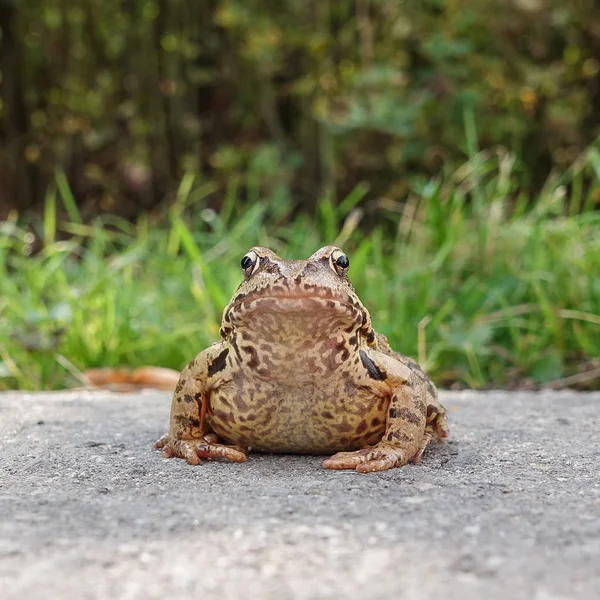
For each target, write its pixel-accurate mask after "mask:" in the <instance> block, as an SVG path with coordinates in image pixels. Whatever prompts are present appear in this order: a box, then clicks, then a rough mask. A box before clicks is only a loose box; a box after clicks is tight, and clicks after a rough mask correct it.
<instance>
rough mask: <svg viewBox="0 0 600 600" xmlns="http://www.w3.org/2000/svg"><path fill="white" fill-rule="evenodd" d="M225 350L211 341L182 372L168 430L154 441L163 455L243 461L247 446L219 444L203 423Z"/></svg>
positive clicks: (195, 460) (190, 459)
mask: <svg viewBox="0 0 600 600" xmlns="http://www.w3.org/2000/svg"><path fill="white" fill-rule="evenodd" d="M226 357H227V352H226V350H225V349H224V347H223V343H218V344H214V345H213V346H211V347H210V348H207V349H206V350H204V351H203V352H201V353H200V354H198V356H197V357H196V358H195V359H194V360H192V362H190V363H189V364H188V365H187V366H186V367H185V368H184V369H183V371H182V372H181V376H180V377H179V381H178V383H177V386H176V387H175V392H174V394H173V400H172V403H171V420H170V427H169V432H168V433H165V434H164V435H163V436H162V437H161V438H160V439H159V440H158V441H157V442H156V443H155V444H154V447H155V448H162V454H163V456H164V457H165V458H171V457H173V456H177V457H179V458H185V459H186V460H187V461H188V462H189V463H190V464H192V465H197V464H199V463H200V459H201V458H225V459H228V460H231V461H234V462H244V461H245V460H246V458H247V453H248V451H247V449H246V448H242V447H240V446H227V445H225V444H220V443H218V437H217V436H216V435H215V434H214V433H212V432H211V431H210V429H209V428H208V427H207V423H206V413H207V411H208V401H209V394H210V389H211V387H212V386H213V385H214V383H215V381H214V374H215V373H216V374H217V376H218V372H219V371H220V370H221V369H222V365H221V362H224V361H225V360H226Z"/></svg>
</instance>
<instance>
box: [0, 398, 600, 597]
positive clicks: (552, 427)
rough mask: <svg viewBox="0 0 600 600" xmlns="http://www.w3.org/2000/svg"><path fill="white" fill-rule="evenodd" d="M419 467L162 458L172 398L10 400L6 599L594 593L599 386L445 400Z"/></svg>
mask: <svg viewBox="0 0 600 600" xmlns="http://www.w3.org/2000/svg"><path fill="white" fill-rule="evenodd" d="M441 399H442V402H443V403H444V404H445V405H446V407H447V408H448V409H449V413H450V426H451V438H450V440H449V441H448V442H447V443H446V444H443V445H437V446H436V445H434V446H432V447H431V449H430V450H429V451H428V452H427V453H426V455H425V457H424V459H423V461H422V463H421V464H419V465H410V466H407V467H404V468H402V469H395V470H392V471H386V472H383V473H378V474H370V475H359V474H357V473H354V472H331V471H325V470H323V469H322V468H321V462H322V458H320V457H312V456H268V455H257V454H251V456H250V459H249V461H248V462H247V463H245V464H228V463H219V462H210V463H204V464H202V465H201V466H199V467H190V466H189V465H187V464H186V463H185V462H184V461H182V460H167V459H163V458H162V457H161V456H160V454H159V453H158V452H157V451H154V450H152V448H151V445H152V442H153V441H154V440H155V439H156V438H157V437H158V436H159V435H160V434H161V433H163V432H164V431H165V429H166V426H167V420H168V411H169V395H168V394H164V393H157V392H146V393H141V394H130V395H117V394H109V393H101V392H58V393H52V394H49V393H41V394H24V393H4V394H0V591H1V595H2V597H3V598H4V599H11V600H13V599H21V598H23V599H24V598H77V599H87V598H89V599H101V598H102V599H105V598H119V599H120V598H123V599H140V600H141V599H144V600H149V599H154V598H156V599H158V598H177V599H187V598H190V599H192V598H193V599H198V598H202V597H205V596H206V597H210V598H216V599H228V598H233V599H237V598H244V599H248V598H268V599H270V598H273V599H275V598H277V599H279V598H298V599H307V600H308V599H313V598H314V599H317V598H319V599H320V598H324V599H325V598H327V599H329V598H331V599H334V598H335V599H337V598H361V599H362V598H369V600H377V599H380V598H381V599H383V598H395V599H396V598H403V599H404V598H406V599H410V600H412V599H415V600H416V599H419V600H423V599H428V598H448V599H457V600H458V599H461V600H462V599H470V598H473V599H475V598H477V599H480V598H486V600H496V599H498V600H499V599H500V598H502V599H507V598H508V599H517V600H519V599H533V600H557V599H563V598H564V599H567V598H569V599H571V598H577V599H582V600H585V599H588V598H589V599H590V600H591V599H594V600H597V599H598V598H600V393H590V394H576V393H574V392H569V391H565V392H544V393H524V392H523V393H507V392H485V393H475V392H442V394H441Z"/></svg>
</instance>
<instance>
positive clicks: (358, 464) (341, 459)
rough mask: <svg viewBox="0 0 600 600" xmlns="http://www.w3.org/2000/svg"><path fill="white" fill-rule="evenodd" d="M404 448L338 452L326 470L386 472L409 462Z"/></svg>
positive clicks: (328, 461) (324, 464)
mask: <svg viewBox="0 0 600 600" xmlns="http://www.w3.org/2000/svg"><path fill="white" fill-rule="evenodd" d="M408 460H409V458H407V456H406V453H405V452H404V450H402V448H394V447H393V446H374V447H373V448H365V449H364V450H356V451H355V452H338V453H337V454H334V455H333V456H331V457H329V458H328V459H326V460H325V462H324V463H323V467H325V468H326V469H354V470H356V471H358V472H359V473H372V472H374V471H385V470H386V469H393V468H394V467H401V466H402V465H405V464H406V463H407V462H408Z"/></svg>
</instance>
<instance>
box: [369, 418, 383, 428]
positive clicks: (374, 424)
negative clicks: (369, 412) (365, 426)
mask: <svg viewBox="0 0 600 600" xmlns="http://www.w3.org/2000/svg"><path fill="white" fill-rule="evenodd" d="M381 423H382V421H381V419H380V418H379V417H375V418H374V419H373V420H372V421H371V425H372V426H373V427H377V426H378V425H381Z"/></svg>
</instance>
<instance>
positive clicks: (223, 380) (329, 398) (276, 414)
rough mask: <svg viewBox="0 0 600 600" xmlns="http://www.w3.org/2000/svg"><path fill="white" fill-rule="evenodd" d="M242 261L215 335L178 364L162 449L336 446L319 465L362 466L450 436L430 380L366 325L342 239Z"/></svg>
mask: <svg viewBox="0 0 600 600" xmlns="http://www.w3.org/2000/svg"><path fill="white" fill-rule="evenodd" d="M241 266H242V271H243V273H244V281H243V282H242V283H241V284H240V286H239V288H238V289H237V291H236V293H235V295H234V296H233V298H232V299H231V302H230V303H229V305H228V306H227V307H226V308H225V311H224V313H223V320H222V324H221V330H220V334H221V338H222V339H221V341H219V342H217V343H215V344H213V345H212V346H210V347H209V348H207V349H206V350H204V351H203V352H200V354H198V356H197V357H196V358H195V359H194V360H192V362H190V363H189V364H188V365H187V366H186V367H185V368H184V370H183V372H182V373H181V377H180V379H179V382H178V384H177V387H176V388H175V393H174V396H173V402H172V407H171V422H170V430H169V432H168V433H167V434H165V435H164V436H163V437H162V438H161V439H160V440H159V441H158V442H156V447H157V448H162V452H163V456H165V457H171V456H178V457H181V458H185V459H186V460H187V461H188V462H189V463H191V464H193V465H196V464H198V463H199V462H200V460H201V459H203V458H225V459H229V460H231V461H235V462H244V461H245V460H246V458H247V454H248V451H249V450H250V449H253V450H258V451H261V452H292V453H301V454H333V456H330V457H328V458H327V459H326V460H325V462H324V463H323V466H324V467H325V468H326V469H356V470H357V471H359V472H361V473H365V472H370V471H382V470H384V469H391V468H392V467H400V466H402V465H404V464H406V463H407V462H409V461H411V460H412V461H413V462H415V463H416V462H418V461H419V460H420V458H421V455H422V454H423V451H424V450H425V448H426V446H427V445H428V444H429V442H430V440H431V439H432V438H433V437H435V438H436V439H437V440H440V439H441V438H444V437H446V436H447V434H448V429H447V421H446V411H445V410H444V408H443V407H442V406H441V404H440V403H439V402H438V400H437V392H436V389H435V386H434V385H433V383H432V382H431V381H430V380H429V379H428V378H427V377H426V376H425V374H424V373H423V371H422V370H421V369H420V367H419V366H418V365H417V364H416V363H415V362H414V361H413V360H411V359H410V358H407V357H406V356H403V355H401V354H398V353H396V352H394V351H393V350H392V349H391V348H390V346H389V344H388V342H387V339H386V338H385V336H383V335H380V334H378V333H376V332H375V331H374V330H373V327H372V326H371V317H370V315H369V312H368V311H367V309H366V308H365V307H364V306H363V305H362V303H361V301H360V300H359V298H358V296H357V295H356V292H355V290H354V288H353V287H352V284H351V283H350V281H349V280H348V277H347V272H348V267H349V260H348V258H347V256H346V255H345V254H344V253H343V252H342V250H340V249H339V248H337V247H336V246H326V247H325V248H321V249H320V250H318V251H317V252H315V253H314V254H313V255H312V256H311V257H310V258H309V259H308V260H283V259H281V258H279V256H277V255H276V254H275V253H274V252H272V251H271V250H268V249H267V248H261V247H255V248H252V249H251V250H250V251H249V252H248V254H246V255H245V256H244V258H243V259H242V263H241Z"/></svg>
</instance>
